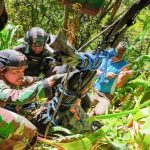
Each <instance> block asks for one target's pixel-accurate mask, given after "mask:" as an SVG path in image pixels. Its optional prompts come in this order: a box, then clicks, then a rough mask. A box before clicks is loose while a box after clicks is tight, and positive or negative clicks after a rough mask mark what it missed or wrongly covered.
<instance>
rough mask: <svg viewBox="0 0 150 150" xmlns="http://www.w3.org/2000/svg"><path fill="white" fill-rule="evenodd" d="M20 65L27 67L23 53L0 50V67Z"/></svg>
mask: <svg viewBox="0 0 150 150" xmlns="http://www.w3.org/2000/svg"><path fill="white" fill-rule="evenodd" d="M21 66H26V67H27V58H26V56H25V55H24V54H22V53H21V52H18V51H15V50H1V51H0V69H3V68H9V67H11V68H16V67H21Z"/></svg>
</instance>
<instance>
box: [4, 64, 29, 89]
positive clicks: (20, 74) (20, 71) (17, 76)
mask: <svg viewBox="0 0 150 150" xmlns="http://www.w3.org/2000/svg"><path fill="white" fill-rule="evenodd" d="M25 69H26V67H25V66H21V67H16V68H11V67H10V68H8V69H7V70H6V72H5V73H4V77H5V79H6V80H7V81H8V82H9V83H10V84H12V85H15V86H19V85H22V81H23V78H24V71H25Z"/></svg>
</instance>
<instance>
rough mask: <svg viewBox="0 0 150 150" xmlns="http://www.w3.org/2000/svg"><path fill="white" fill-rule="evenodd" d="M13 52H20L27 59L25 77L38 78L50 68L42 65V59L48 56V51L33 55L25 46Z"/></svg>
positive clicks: (44, 64)
mask: <svg viewBox="0 0 150 150" xmlns="http://www.w3.org/2000/svg"><path fill="white" fill-rule="evenodd" d="M15 50H17V51H20V52H22V53H23V54H24V55H25V56H26V57H27V59H28V68H27V69H26V71H25V75H26V76H39V75H40V74H41V73H44V74H45V72H46V71H47V70H48V69H49V68H50V67H49V66H48V64H46V63H44V58H45V57H48V56H49V55H50V53H49V51H48V50H46V49H44V50H43V51H42V52H41V53H40V54H35V53H34V52H32V50H30V49H29V48H28V47H26V45H21V46H18V47H16V48H15Z"/></svg>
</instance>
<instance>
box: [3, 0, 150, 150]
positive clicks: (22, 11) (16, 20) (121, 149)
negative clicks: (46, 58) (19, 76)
mask: <svg viewBox="0 0 150 150" xmlns="http://www.w3.org/2000/svg"><path fill="white" fill-rule="evenodd" d="M134 1H135V0H106V2H105V5H104V7H103V8H102V9H101V11H100V12H99V13H98V14H97V15H96V16H94V17H93V16H90V15H87V14H82V13H80V12H77V11H73V10H72V9H70V8H67V10H66V9H64V7H63V5H61V4H60V3H59V2H58V1H57V0H6V5H7V10H8V15H9V24H11V25H8V26H6V28H5V29H4V30H3V31H2V32H0V49H5V48H10V47H13V46H14V45H16V41H17V40H18V39H20V38H22V37H23V36H24V34H25V32H26V31H27V30H28V29H30V28H31V27H33V26H39V27H42V28H43V29H45V31H47V32H49V33H52V34H57V32H58V31H59V30H60V29H61V28H65V29H67V30H70V31H71V32H74V33H75V37H74V35H72V36H73V38H72V39H73V44H74V45H75V47H76V48H77V49H79V48H80V47H81V46H82V45H83V44H85V43H86V42H87V41H89V40H90V39H92V38H93V37H95V36H96V35H97V34H98V33H100V32H101V31H102V30H104V29H105V28H106V27H108V26H109V25H110V24H112V23H113V22H114V21H115V20H117V19H118V18H120V17H121V16H122V14H123V13H124V12H126V11H127V9H128V8H129V7H130V6H131V4H132V3H133V2H134ZM64 12H65V13H67V14H68V17H69V19H68V20H69V21H68V22H67V24H66V22H65V21H64V20H65V18H64ZM149 12H150V6H148V7H147V8H145V9H143V10H142V11H141V12H140V14H139V15H138V16H137V17H136V20H135V22H134V24H133V25H132V26H131V27H130V28H129V29H128V30H127V32H126V33H125V35H124V37H123V38H122V39H123V40H124V41H125V42H126V44H127V49H128V50H127V53H126V55H125V59H127V60H128V61H129V62H130V63H131V69H132V70H133V76H132V77H131V78H130V80H129V82H128V83H127V84H126V86H125V87H123V88H122V89H119V90H118V91H116V93H115V97H114V99H113V102H112V104H111V108H110V110H109V112H108V114H106V115H102V116H96V117H91V118H89V119H88V120H87V121H95V120H96V121H100V122H101V123H102V124H103V126H102V128H100V129H99V130H97V131H96V132H95V133H89V134H80V135H75V134H72V133H71V132H70V131H67V130H66V129H62V128H61V127H60V128H59V130H63V131H64V132H67V133H68V132H69V133H68V134H70V136H67V137H59V139H60V140H59V141H58V140H46V139H39V141H41V142H40V144H39V146H38V147H37V149H49V148H50V149H52V147H57V149H63V148H66V149H68V150H73V149H79V150H82V149H83V150H88V149H93V150H99V149H100V150H109V149H115V150H128V149H129V150H132V149H138V150H148V149H150V141H149V137H150V132H149V131H150V126H149V124H150V75H149V74H150V13H149ZM104 36H105V35H103V36H100V37H99V38H98V39H96V40H95V41H94V42H93V43H92V44H90V45H89V46H88V47H86V50H87V49H88V50H92V49H94V48H96V47H97V44H98V43H99V42H100V41H101V40H102V39H103V37H104ZM120 40H121V39H120ZM54 130H58V129H54ZM41 143H42V144H41ZM43 143H44V144H43ZM50 146H51V147H50ZM77 146H78V147H77ZM54 149H55V148H54Z"/></svg>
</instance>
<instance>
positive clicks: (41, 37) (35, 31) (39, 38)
mask: <svg viewBox="0 0 150 150" xmlns="http://www.w3.org/2000/svg"><path fill="white" fill-rule="evenodd" d="M47 38H48V34H47V33H46V32H45V31H44V30H43V29H42V28H39V27H33V28H31V29H30V30H29V31H27V32H26V35H25V41H26V42H27V43H28V44H29V45H30V46H31V45H32V44H35V45H36V46H37V47H41V46H44V45H45V43H46V41H47Z"/></svg>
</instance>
